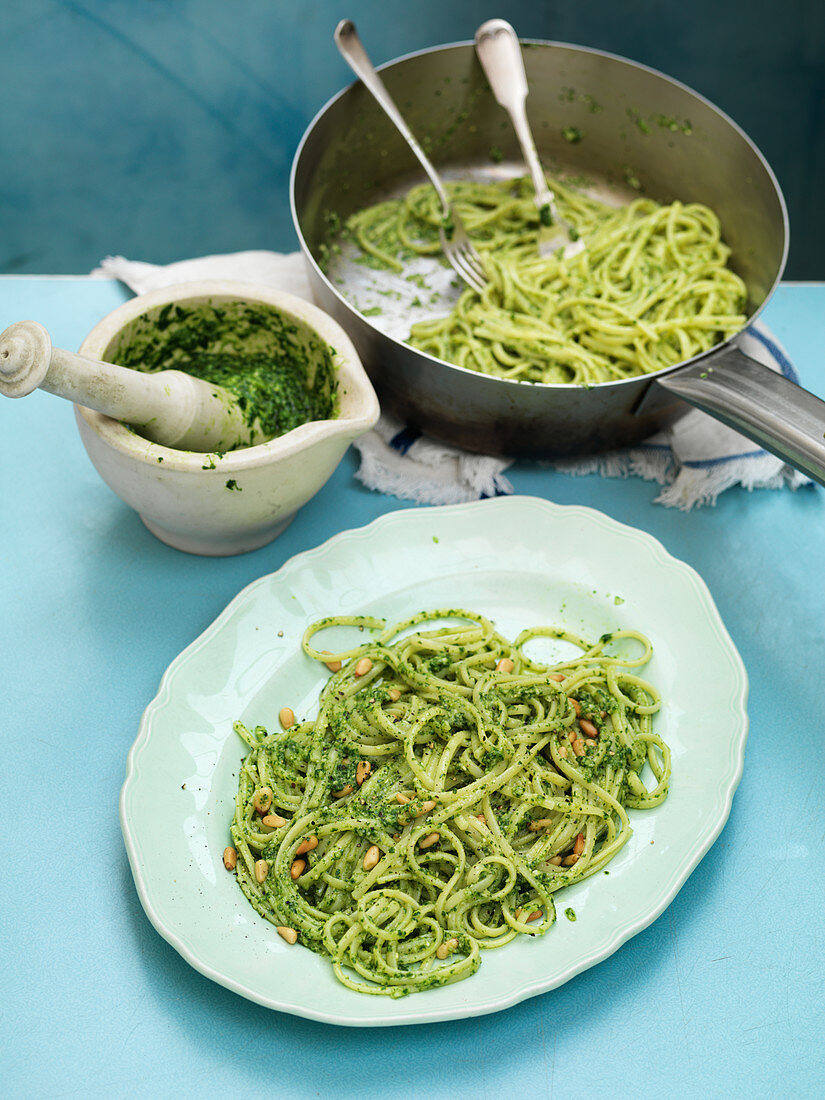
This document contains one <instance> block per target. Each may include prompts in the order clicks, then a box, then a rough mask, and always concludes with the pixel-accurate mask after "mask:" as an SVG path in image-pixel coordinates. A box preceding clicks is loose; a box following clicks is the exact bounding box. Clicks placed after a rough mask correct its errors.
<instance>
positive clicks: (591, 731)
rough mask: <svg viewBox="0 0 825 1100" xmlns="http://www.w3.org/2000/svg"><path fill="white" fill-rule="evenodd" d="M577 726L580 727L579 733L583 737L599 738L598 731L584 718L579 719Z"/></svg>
mask: <svg viewBox="0 0 825 1100" xmlns="http://www.w3.org/2000/svg"><path fill="white" fill-rule="evenodd" d="M579 725H580V726H581V731H582V733H583V734H584V735H585V737H598V736H599V731H598V729H597V728H596V727H595V726H594V725H593V723H592V722H588V720H587V719H586V718H580V719H579Z"/></svg>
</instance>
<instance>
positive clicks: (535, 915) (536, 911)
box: [527, 909, 541, 924]
mask: <svg viewBox="0 0 825 1100" xmlns="http://www.w3.org/2000/svg"><path fill="white" fill-rule="evenodd" d="M540 916H541V909H534V910H533V912H532V913H531V914H530V916H529V917H528V918H527V923H528V924H529V923H530V921H531V920H538V919H539V917H540Z"/></svg>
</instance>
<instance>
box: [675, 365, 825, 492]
mask: <svg viewBox="0 0 825 1100" xmlns="http://www.w3.org/2000/svg"><path fill="white" fill-rule="evenodd" d="M658 383H659V385H660V386H663V387H664V388H665V389H666V390H668V391H669V392H670V393H673V394H676V395H677V396H678V397H681V398H682V400H684V401H688V402H689V403H690V404H691V405H695V406H696V407H697V408H698V409H702V411H703V412H706V413H710V415H711V416H713V417H715V418H716V419H717V420H721V421H722V423H723V424H728V425H729V426H730V427H731V428H735V429H736V431H738V432H741V433H742V435H746V436H747V437H748V438H749V439H752V440H754V442H756V443H758V444H759V446H760V447H764V448H765V450H766V451H771V452H772V453H773V454H775V455H778V456H779V458H782V459H784V460H785V461H786V462H788V463H789V464H790V465H791V466H795V467H796V469H797V470H801V471H802V473H803V474H807V475H808V476H809V477H812V478H813V479H814V480H815V481H818V482H819V483H820V484H821V485H825V401H821V400H820V399H819V398H818V397H815V396H814V395H813V394H812V393H808V391H807V390H803V389H802V387H801V386H797V385H795V384H794V383H793V382H791V381H790V380H789V379H787V378H785V377H784V376H783V375H781V374H778V373H777V372H776V371H774V370H771V369H770V367H766V366H765V365H764V364H762V363H760V362H758V361H757V360H756V359H752V358H751V357H750V356H749V355H746V354H745V353H744V352H743V351H742V349H741V348H739V347H738V346H737V345H736V344H731V345H730V346H728V347H726V348H724V349H723V350H722V351H719V352H717V353H715V354H714V355H709V356H706V357H705V358H704V359H700V360H699V361H698V362H696V363H692V364H691V365H690V366H688V367H682V368H681V369H680V370H677V371H673V372H672V373H671V374H666V375H664V376H663V377H661V378H659V379H658Z"/></svg>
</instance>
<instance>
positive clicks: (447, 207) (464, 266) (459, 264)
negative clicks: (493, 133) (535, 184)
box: [335, 19, 487, 294]
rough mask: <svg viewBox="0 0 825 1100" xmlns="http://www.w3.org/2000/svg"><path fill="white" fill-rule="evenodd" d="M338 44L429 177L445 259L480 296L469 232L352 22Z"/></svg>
mask: <svg viewBox="0 0 825 1100" xmlns="http://www.w3.org/2000/svg"><path fill="white" fill-rule="evenodd" d="M335 44H336V46H337V47H338V49H339V50H340V51H341V56H342V57H343V58H344V60H345V61H346V63H347V64H348V65H349V67H350V68H351V69H352V71H353V72H354V73H355V75H356V76H358V77H360V79H361V80H362V82H363V84H364V86H365V87H366V88H367V90H368V91H369V92H371V93H372V95H373V96H374V97H375V99H376V100H377V102H378V104H379V105H380V106H381V107H382V108H383V110H384V112H385V113H386V115H387V117H388V118H389V119H390V120H391V121H392V122H393V123H394V124H395V126H396V127H397V129H398V130H399V132H400V133H401V135H402V137H403V138H404V140H405V141H406V142H407V144H408V145H409V147H410V149H411V150H412V151H413V153H415V155H416V157H418V160H419V162H420V163H421V167H422V168H423V169H424V171H425V172H426V173H427V175H428V176H429V179H430V183H432V185H433V187H434V188H435V190H436V194H437V195H438V198H439V200H440V202H441V214H442V220H441V225H440V226H439V228H438V236H439V239H440V241H441V248H442V250H443V252H444V255H445V256H446V258H447V260H448V261H449V263H450V265H451V266H452V267H453V268H454V270H455V271H456V272H457V273H458V274H459V275H460V276H461V278H462V279H463V280H464V282H465V283H467V285H468V286H469V287H472V289H473V290H475V291H476V292H477V293H479V294H480V293H481V292H482V291H483V290H484V288H485V286H486V285H487V274H486V272H485V270H484V264H483V263H482V261H481V257H480V256H479V254H478V253H477V252H476V250H475V249H474V248H473V246H472V244H471V243H470V238H469V237H468V236H467V230H466V229H465V228H464V224H463V223H462V221H461V218H460V217H459V216H458V212H457V211H456V210H455V208H454V207H453V205H452V204H451V202H450V200H449V198H448V196H447V191H446V189H445V187H444V184H443V183H442V182H441V180H440V179H439V176H438V173H437V172H436V170H435V168H433V166H432V164H431V163H430V161H429V159H428V158H427V156H426V154H425V153H424V150H423V149H422V148H421V146H420V145H419V144H418V142H417V141H416V139H415V136H414V134H413V133H412V131H411V130H410V128H409V126H407V124H406V122H405V121H404V119H403V118H402V117H401V113H400V111H399V110H398V108H397V107H396V105H395V104H394V103H393V101H392V99H391V97H390V94H389V92H388V91H387V89H386V87H385V86H384V82H383V81H382V80H381V77H380V76H379V75H378V73H377V72H376V71H375V69H374V68H373V65H372V62H371V61H370V59H369V58H368V57H367V52H366V50H365V49H364V47H363V45H362V44H361V39H360V38H359V37H358V32H357V31H356V29H355V24H354V23H353V22H352V20H351V19H342V20H341V22H340V23H339V24H338V26H337V27H336V28H335Z"/></svg>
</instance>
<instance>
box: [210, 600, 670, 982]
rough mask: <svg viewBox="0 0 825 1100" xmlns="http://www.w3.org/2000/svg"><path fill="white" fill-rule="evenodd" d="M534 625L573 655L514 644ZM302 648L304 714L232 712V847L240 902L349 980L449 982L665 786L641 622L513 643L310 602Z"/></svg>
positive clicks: (527, 927)
mask: <svg viewBox="0 0 825 1100" xmlns="http://www.w3.org/2000/svg"><path fill="white" fill-rule="evenodd" d="M425 625H428V626H429V629H421V628H422V627H423V626H425ZM331 626H351V627H355V628H358V629H360V630H363V631H367V630H368V631H374V632H375V636H374V637H373V638H371V639H370V640H367V641H364V642H363V643H362V644H360V645H358V646H356V647H354V648H352V649H348V650H345V651H341V652H337V653H329V652H326V651H323V650H320V649H318V648H316V646H315V635H316V634H317V633H318V632H319V631H321V630H323V629H325V628H327V627H331ZM541 637H546V638H552V639H556V640H557V641H560V642H564V643H568V644H569V645H570V644H572V647H575V650H576V651H577V652H575V653H574V655H573V656H571V657H570V658H569V659H567V660H561V661H558V662H556V663H554V664H553V665H549V666H548V665H544V664H541V663H539V662H538V661H536V660H534V659H531V658H530V657H529V656H528V654H527V652H526V651H525V650H526V647H527V646H528V644H529V643H530V642H531V641H533V640H534V639H538V638H541ZM303 648H304V651H305V653H306V654H307V655H308V656H309V657H311V658H313V659H314V660H316V661H318V662H320V663H322V664H325V665H327V666H328V667H330V669H331V670H332V675H331V677H330V678H329V680H328V681H327V683H326V684H325V686H324V687H323V689H322V691H321V695H320V701H319V711H318V715H317V717H316V718H314V719H313V720H311V721H301V722H298V723H295V722H294V716H293V715H292V712H291V711H290V710H284V711H282V712H281V719H282V725H283V726H284V727H285V728H282V729H280V730H277V731H275V732H272V733H268V732H267V730H266V729H265V728H263V727H260V726H259V727H256V728H254V729H251V730H250V729H248V728H247V727H246V726H244V725H243V724H242V723H240V722H238V723H236V727H235V728H236V730H237V732H238V733H239V734H240V736H241V737H242V738H243V739H244V740H245V741H246V742H247V744H248V746H249V752H248V755H247V756H246V758H245V760H244V763H243V766H242V769H241V773H240V779H239V787H238V793H237V799H236V806H235V815H234V820H233V821H232V824H231V835H232V842H233V847H232V849H230V851H231V852H232V853H233V855H232V863H233V865H234V870H235V873H236V875H237V880H238V883H239V884H240V887H241V889H242V890H243V892H244V893H245V894H246V896H247V898H248V899H249V901H250V902H251V903H252V905H253V906H254V907H255V909H256V910H257V911H258V912H259V913H260V914H261V915H262V916H264V917H265V918H266V919H267V920H269V921H271V922H272V923H273V924H274V925H276V926H277V928H278V931H279V932H280V933H281V935H283V937H284V938H285V939H286V940H288V941H289V942H290V943H294V942H296V941H300V943H301V944H303V945H305V946H306V947H308V948H310V949H311V950H313V951H316V952H318V953H320V954H323V955H327V956H329V957H330V958H331V960H332V966H333V969H334V972H335V975H336V976H337V978H338V979H339V980H340V981H341V982H342V983H343V984H344V985H345V986H347V987H348V988H350V989H352V990H356V991H359V992H364V993H373V994H382V995H388V996H391V997H399V996H403V995H405V994H407V993H411V992H416V991H420V990H424V989H429V988H432V987H434V986H438V985H444V984H446V983H449V982H455V981H458V980H460V979H463V978H466V977H468V976H470V975H471V974H473V973H474V972H475V971H476V969H477V968H478V966H479V964H480V960H481V952H482V951H483V950H486V949H490V948H496V947H500V946H503V945H504V944H507V943H509V942H511V941H512V940H513V939H514V938H515V937H516V936H518V935H520V934H527V935H542V934H544V933H545V932H547V931H548V930H549V929H550V928H551V926H552V924H553V921H554V919H555V906H554V901H553V896H554V894H555V893H556V892H557V891H558V890H560V889H561V888H563V887H564V886H567V885H569V884H570V883H572V882H576V881H578V880H580V879H582V878H585V877H586V876H588V875H592V874H594V873H595V872H597V871H600V870H602V869H604V868H605V866H606V865H607V863H608V862H609V861H610V860H611V859H612V858H613V857H614V856H615V855H616V853H617V852H618V851H619V850H620V849H621V848H622V847H623V845H624V844H625V843H626V842H627V840H628V839H629V837H630V835H631V832H632V829H631V826H630V821H629V817H628V810H646V809H652V808H654V807H655V806H657V805H659V804H660V803H661V802H662V801H663V800H664V798H665V797H666V795H667V790H668V783H669V778H670V754H669V751H668V748H667V745H666V744H665V743H664V742H663V740H662V738H661V737H660V736H659V735H658V734H657V733H656V732H655V731H654V729H653V726H652V718H653V715H654V714H655V713H656V712H657V710H658V709H659V707H660V698H659V695H658V693H657V691H656V689H655V688H654V687H653V686H652V685H651V684H649V683H647V682H646V681H645V680H643V679H641V678H640V677H639V676H638V675H637V671H636V670H638V669H640V668H641V667H642V666H644V665H645V664H646V663H647V661H648V660H649V658H650V654H651V647H650V643H649V641H648V640H647V638H646V637H645V636H644V635H642V634H640V633H638V632H635V631H626V630H622V631H617V632H614V633H612V634H607V635H604V636H603V637H602V638H600V639H599V640H598V641H596V642H590V641H588V640H586V639H583V638H579V637H577V636H575V635H573V634H571V633H569V632H568V631H566V630H564V629H561V628H556V627H534V628H530V629H528V630H525V631H523V632H522V633H521V634H519V635H518V637H517V638H516V639H515V640H514V641H512V642H510V641H508V640H507V639H506V638H504V637H503V636H502V635H500V634H499V633H498V632H497V631H496V630H495V628H494V625H493V624H492V623H491V622H490V621H488V620H487V619H486V618H485V617H484V616H483V615H480V614H477V613H475V612H474V611H469V610H464V609H461V610H456V609H442V610H434V611H425V612H420V613H419V614H416V615H413V616H412V617H410V618H409V619H407V620H406V621H404V622H400V623H396V624H394V625H389V626H388V625H387V624H386V623H385V622H384V620H381V619H374V618H368V617H360V616H352V617H334V618H328V619H322V620H319V621H318V622H316V623H314V624H312V625H311V626H310V627H309V628H308V629H307V631H306V633H305V635H304V639H303ZM643 773H644V774H643ZM235 857H237V862H236V863H235Z"/></svg>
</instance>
